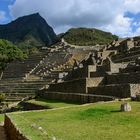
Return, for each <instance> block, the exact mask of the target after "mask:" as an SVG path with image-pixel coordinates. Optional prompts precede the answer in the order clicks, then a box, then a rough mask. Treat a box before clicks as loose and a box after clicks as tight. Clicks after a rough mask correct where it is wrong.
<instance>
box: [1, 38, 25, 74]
mask: <svg viewBox="0 0 140 140" xmlns="http://www.w3.org/2000/svg"><path fill="white" fill-rule="evenodd" d="M25 58H27V55H26V54H25V53H23V51H22V50H20V49H19V48H18V47H16V46H15V45H14V44H13V43H11V42H9V41H7V40H4V39H0V73H2V71H3V70H4V69H5V67H6V66H7V64H8V63H10V62H12V61H14V60H24V59H25Z"/></svg>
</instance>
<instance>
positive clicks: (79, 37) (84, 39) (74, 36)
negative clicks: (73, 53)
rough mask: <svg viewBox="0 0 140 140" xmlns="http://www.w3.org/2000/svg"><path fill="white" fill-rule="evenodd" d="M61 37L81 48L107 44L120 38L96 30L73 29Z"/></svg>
mask: <svg viewBox="0 0 140 140" xmlns="http://www.w3.org/2000/svg"><path fill="white" fill-rule="evenodd" d="M60 36H62V37H63V38H64V39H65V40H66V41H67V42H68V43H70V44H73V45H80V46H88V45H96V44H100V45H102V44H107V43H110V42H112V41H113V40H115V39H117V38H118V37H117V36H116V35H112V34H111V33H109V32H104V31H101V30H98V29H95V28H71V29H70V30H68V31H67V32H66V33H65V34H60Z"/></svg>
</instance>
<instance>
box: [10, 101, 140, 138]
mask: <svg viewBox="0 0 140 140" xmlns="http://www.w3.org/2000/svg"><path fill="white" fill-rule="evenodd" d="M130 104H131V105H132V112H120V111H119V110H120V105H121V102H116V103H97V104H91V105H86V106H85V105H84V106H73V107H69V108H62V109H61V108H59V109H54V110H47V111H38V112H25V113H13V114H9V116H10V117H11V118H12V120H13V121H14V122H15V123H16V126H17V127H18V128H19V129H20V130H21V131H22V132H23V133H24V134H25V135H27V137H28V138H29V139H32V140H46V138H47V136H48V137H49V138H50V139H52V137H56V139H58V140H59V139H61V140H139V139H140V133H139V132H140V125H139V124H140V117H139V116H140V104H139V103H138V102H130ZM49 138H48V139H49Z"/></svg>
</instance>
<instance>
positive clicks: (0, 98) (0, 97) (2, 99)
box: [0, 93, 5, 103]
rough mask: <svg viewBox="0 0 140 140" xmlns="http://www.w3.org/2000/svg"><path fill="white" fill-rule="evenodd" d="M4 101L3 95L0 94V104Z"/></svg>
mask: <svg viewBox="0 0 140 140" xmlns="http://www.w3.org/2000/svg"><path fill="white" fill-rule="evenodd" d="M4 100H5V94H4V93H0V103H1V102H2V101H4Z"/></svg>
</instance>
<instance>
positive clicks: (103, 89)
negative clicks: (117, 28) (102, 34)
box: [47, 38, 140, 98]
mask: <svg viewBox="0 0 140 140" xmlns="http://www.w3.org/2000/svg"><path fill="white" fill-rule="evenodd" d="M135 44H137V45H138V40H137V42H136V41H135V39H133V38H130V39H123V40H116V41H114V42H112V43H111V44H110V45H108V46H107V47H105V48H104V49H101V50H99V51H94V52H93V53H90V54H89V56H88V57H87V58H85V59H83V60H81V62H76V61H75V63H74V66H73V69H72V71H70V72H68V75H67V76H65V77H64V78H63V81H62V82H60V83H54V84H51V85H50V87H49V88H48V89H47V91H48V92H52V93H54V92H61V93H75V94H77V93H82V94H87V95H89V94H92V95H98V96H102V95H104V96H110V97H112V96H113V97H114V98H128V97H135V96H137V95H139V94H140V92H139V91H140V79H139V75H140V60H139V57H138V56H139V55H140V53H139V46H136V45H135ZM124 52H125V53H124ZM130 55H131V56H130ZM119 56H121V57H122V58H121V57H119ZM136 56H137V57H136ZM129 57H132V58H133V57H134V58H135V59H134V58H133V59H132V61H133V62H132V61H130V59H131V58H129ZM119 59H121V61H120V60H119ZM116 62H117V63H116Z"/></svg>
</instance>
